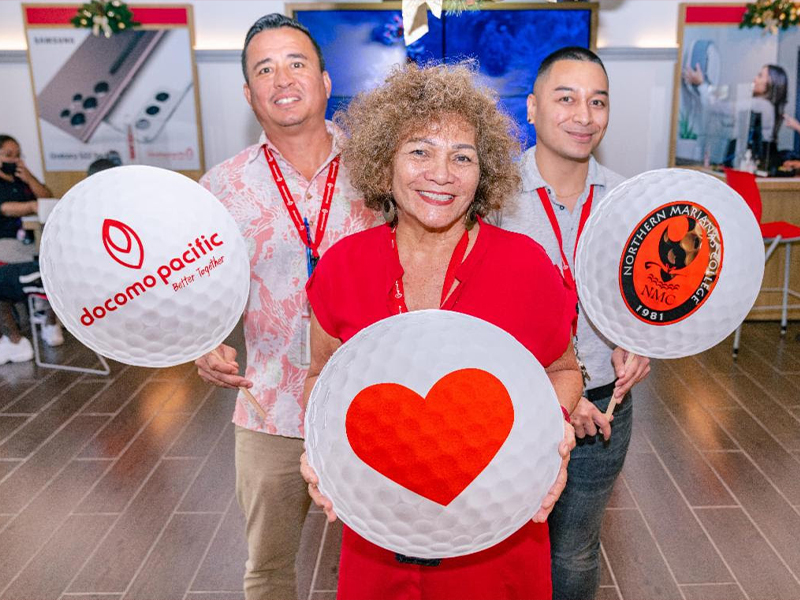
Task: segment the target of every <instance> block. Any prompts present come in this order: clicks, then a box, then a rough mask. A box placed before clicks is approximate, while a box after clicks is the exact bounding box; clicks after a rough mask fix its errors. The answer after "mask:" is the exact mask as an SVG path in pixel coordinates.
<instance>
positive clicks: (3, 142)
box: [0, 133, 19, 146]
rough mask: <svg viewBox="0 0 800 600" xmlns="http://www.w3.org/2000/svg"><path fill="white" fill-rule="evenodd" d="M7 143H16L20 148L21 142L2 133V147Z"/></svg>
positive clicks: (0, 136)
mask: <svg viewBox="0 0 800 600" xmlns="http://www.w3.org/2000/svg"><path fill="white" fill-rule="evenodd" d="M6 142H14V143H15V144H16V145H17V146H19V142H18V141H17V140H16V139H14V138H13V137H11V136H10V135H7V134H5V133H0V146H2V145H3V144H5V143H6Z"/></svg>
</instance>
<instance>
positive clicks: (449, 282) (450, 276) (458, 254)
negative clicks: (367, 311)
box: [389, 229, 469, 315]
mask: <svg viewBox="0 0 800 600" xmlns="http://www.w3.org/2000/svg"><path fill="white" fill-rule="evenodd" d="M389 241H390V243H391V245H392V251H393V252H394V255H395V258H397V263H398V264H400V252H399V251H398V249H397V234H396V233H395V230H394V229H392V235H391V238H390V240H389ZM468 245H469V233H468V232H467V231H465V232H464V235H462V236H461V239H460V240H459V241H458V244H457V245H456V248H455V250H453V256H452V257H451V258H450V264H449V265H447V273H446V274H445V276H444V287H443V288H442V299H441V300H440V302H439V308H441V307H443V306H444V302H445V300H447V298H448V296H449V292H450V289H451V288H452V287H453V283H454V282H455V279H456V269H457V268H458V267H459V265H460V264H461V263H462V262H463V261H464V255H465V254H466V253H467V246H468ZM389 312H390V313H391V314H398V315H399V314H401V313H404V312H408V307H407V306H406V299H405V289H404V288H403V276H402V275H401V276H400V277H398V278H397V281H395V282H394V285H393V286H392V289H391V290H390V291H389Z"/></svg>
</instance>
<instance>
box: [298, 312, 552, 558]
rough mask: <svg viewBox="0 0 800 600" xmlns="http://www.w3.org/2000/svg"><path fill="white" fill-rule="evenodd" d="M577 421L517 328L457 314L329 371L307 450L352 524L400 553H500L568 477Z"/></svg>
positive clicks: (388, 326)
mask: <svg viewBox="0 0 800 600" xmlns="http://www.w3.org/2000/svg"><path fill="white" fill-rule="evenodd" d="M563 432H564V422H563V417H562V414H561V410H560V408H559V405H558V401H557V398H556V395H555V391H554V390H553V387H552V385H551V384H550V381H549V379H548V377H547V374H546V373H545V371H544V369H543V368H542V366H541V365H540V364H539V363H538V362H537V361H536V359H535V358H534V357H533V355H532V354H530V352H528V350H527V349H526V348H525V347H524V346H522V345H521V344H520V343H519V342H518V341H517V340H516V339H514V338H513V337H512V336H511V335H509V334H508V333H506V332H505V331H503V330H501V329H499V328H497V327H495V326H494V325H491V324H489V323H487V322H485V321H482V320H480V319H476V318H474V317H470V316H467V315H463V314H460V313H455V312H452V311H441V310H427V311H414V312H410V313H404V314H402V315H398V316H394V317H391V318H388V319H384V320H382V321H379V322H378V323H375V324H374V325H372V326H370V327H368V328H366V329H364V330H362V331H361V332H359V333H358V334H356V335H355V336H354V337H353V338H352V339H350V340H349V341H348V342H347V343H345V344H344V345H343V346H342V347H341V348H339V349H338V350H337V351H336V353H334V355H333V356H332V357H331V359H330V360H329V361H328V363H327V364H326V365H325V367H324V368H323V370H322V372H321V373H320V376H319V379H318V380H317V383H316V385H315V386H314V389H313V391H312V393H311V397H310V399H309V405H308V408H307V411H306V421H305V433H306V451H307V453H308V460H309V464H310V465H311V466H312V467H313V468H314V469H315V470H316V472H317V474H318V476H319V479H320V484H319V487H320V490H321V492H322V493H323V494H325V495H326V496H328V497H329V498H330V499H331V500H332V502H333V506H334V509H335V510H336V513H337V514H338V515H339V517H340V518H341V519H342V520H343V521H344V522H345V523H346V524H347V525H348V526H349V527H351V528H352V529H353V530H355V531H356V532H357V533H358V534H359V535H361V536H363V537H364V538H366V539H368V540H369V541H371V542H373V543H375V544H377V545H379V546H381V547H383V548H387V549H389V550H392V551H394V552H399V553H401V554H404V555H406V556H414V557H419V558H445V557H452V556H460V555H464V554H470V553H473V552H478V551H480V550H483V549H485V548H489V547H491V546H493V545H495V544H497V543H499V542H501V541H502V540H504V539H505V538H506V537H508V536H510V535H511V534H513V533H514V532H515V531H517V530H518V529H519V528H520V527H522V525H524V524H525V523H526V522H527V521H529V520H530V519H531V518H532V517H533V515H534V514H535V513H536V511H537V510H538V509H539V507H540V506H541V503H542V500H543V498H544V496H545V495H546V493H547V491H548V490H549V489H550V487H551V485H552V484H553V482H554V481H555V478H556V475H557V474H558V469H559V466H560V464H561V458H560V456H559V454H558V444H559V442H560V441H561V439H562V437H563Z"/></svg>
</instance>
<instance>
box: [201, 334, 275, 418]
mask: <svg viewBox="0 0 800 600" xmlns="http://www.w3.org/2000/svg"><path fill="white" fill-rule="evenodd" d="M211 353H212V354H213V355H214V356H216V357H217V358H218V359H220V360H221V361H222V362H225V359H224V358H222V355H221V354H220V353H219V351H218V350H217V349H216V348H215V349H214V350H213V351H212V352H211ZM239 391H240V392H242V393H243V394H244V397H245V398H247V401H248V402H249V403H250V406H251V407H253V409H255V411H256V412H257V413H258V414H259V415H261V419H262V420H264V421H266V420H267V411H265V410H264V409H263V408H262V407H261V405H260V404H259V403H258V400H256V397H255V396H253V394H252V393H251V392H250V390H248V389H247V388H246V387H244V386H239Z"/></svg>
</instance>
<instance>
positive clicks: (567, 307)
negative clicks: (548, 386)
mask: <svg viewBox="0 0 800 600" xmlns="http://www.w3.org/2000/svg"><path fill="white" fill-rule="evenodd" d="M335 120H336V121H337V122H338V124H339V125H340V126H341V127H342V128H343V129H344V130H345V131H346V132H347V133H348V134H349V141H347V142H346V143H345V146H344V148H343V153H342V159H343V162H344V164H345V165H346V166H347V168H348V170H349V173H350V180H351V182H352V183H353V185H354V186H355V187H356V189H358V190H359V191H360V192H361V193H362V194H363V196H364V199H365V203H366V205H367V206H368V207H371V208H373V209H375V210H380V211H382V212H383V215H384V217H385V220H386V224H385V225H381V226H378V227H375V228H373V229H368V230H366V231H363V232H361V233H357V234H354V235H352V236H349V237H347V238H344V239H343V240H341V241H340V242H339V243H337V244H335V245H334V246H333V247H331V248H330V249H329V250H328V252H326V254H325V256H324V257H323V258H322V260H321V261H320V263H319V265H318V267H317V269H316V271H315V272H314V275H313V276H312V278H311V279H310V280H309V282H308V285H307V288H306V289H307V292H308V297H309V301H310V304H311V307H312V309H313V313H314V314H313V317H312V324H311V367H310V369H309V373H308V379H307V380H306V388H305V392H306V394H305V398H306V400H307V399H308V396H309V394H310V392H311V388H312V387H313V385H314V382H315V381H316V379H317V376H318V375H319V373H320V371H321V370H322V367H323V366H324V365H325V363H326V362H327V361H328V359H329V358H330V357H331V355H332V354H333V352H334V351H335V350H336V349H337V348H338V347H339V346H340V345H341V344H342V343H344V342H346V341H347V340H348V339H350V338H351V337H352V336H353V335H355V334H356V333H358V332H359V331H360V330H362V329H364V328H365V327H368V326H369V325H371V324H372V323H375V322H376V321H379V320H381V319H384V318H386V317H390V316H392V315H394V314H398V313H401V312H405V311H408V310H422V309H430V308H438V309H442V310H454V311H458V312H462V313H466V314H469V315H472V316H475V317H478V318H481V319H484V320H486V321H488V322H490V323H493V324H494V325H496V326H498V327H500V328H502V329H504V330H505V331H507V332H508V333H510V334H511V335H513V336H514V337H515V338H516V339H517V340H519V341H520V342H521V343H522V344H523V345H524V346H525V347H526V348H528V350H530V351H531V353H533V354H534V356H536V358H537V359H538V360H539V361H540V362H541V363H542V364H543V365H544V366H545V369H546V371H547V373H548V375H549V377H550V380H551V382H552V383H553V386H554V388H555V390H556V394H557V396H558V398H559V401H560V402H561V404H562V405H563V406H564V407H565V408H566V411H567V414H569V412H570V411H572V409H573V407H574V406H575V404H576V403H577V402H578V399H579V398H580V394H581V389H582V381H581V375H580V371H579V369H578V365H577V363H576V360H575V355H574V352H573V349H572V345H571V343H570V331H571V328H572V324H573V321H574V319H575V316H576V315H575V306H576V297H575V295H574V293H573V292H572V291H571V290H570V289H569V288H568V287H567V286H566V285H565V284H564V281H563V279H562V277H561V275H560V274H559V272H558V271H557V270H556V268H555V267H554V266H553V264H552V262H551V261H550V260H549V259H548V258H547V255H546V254H545V252H544V250H543V249H542V248H541V247H540V246H539V245H538V244H536V243H535V242H533V241H532V240H531V239H530V238H527V237H524V236H521V235H518V234H515V233H511V232H507V231H503V230H501V229H498V228H496V227H494V226H492V225H490V224H488V223H486V222H485V221H484V220H483V217H485V216H486V214H487V213H488V212H489V211H490V210H495V209H499V208H501V207H502V205H503V203H504V202H505V200H506V199H507V198H509V196H511V195H512V194H513V193H514V192H515V191H516V190H517V188H518V186H519V184H520V180H519V175H518V173H517V168H516V166H515V163H514V160H513V159H514V157H515V156H516V155H517V154H518V152H519V145H518V143H517V142H516V141H515V138H514V137H513V136H512V131H513V129H512V128H513V125H512V121H511V119H510V118H509V117H508V116H506V115H505V114H503V113H502V112H501V111H499V110H498V108H497V99H496V96H495V95H494V93H493V92H491V91H489V90H488V89H486V88H481V87H479V86H477V85H476V82H475V72H474V67H473V66H472V65H469V64H466V65H465V64H461V65H456V66H446V65H437V66H429V67H425V68H419V67H416V66H414V65H406V66H405V67H404V68H402V69H398V70H396V71H394V72H393V73H392V74H391V75H390V76H389V77H388V78H387V80H386V82H385V83H384V85H382V86H381V87H379V88H378V89H376V90H373V91H371V92H369V93H366V94H363V95H360V96H358V97H356V98H355V99H354V100H353V102H352V103H351V104H350V107H349V108H348V109H347V111H346V112H345V113H344V114H338V115H337V116H336V117H335ZM574 444H575V438H574V431H573V430H572V426H571V425H569V424H568V423H565V427H564V439H563V440H562V443H561V444H560V446H559V453H560V454H561V457H562V468H561V471H560V473H559V477H558V479H557V481H556V483H555V484H554V485H553V487H552V488H551V490H550V492H549V494H548V496H547V497H546V498H545V500H544V502H543V503H542V506H541V508H540V509H539V511H538V512H537V513H536V514H535V515H531V516H532V520H531V521H529V522H528V523H527V524H526V525H525V526H523V527H522V528H521V529H520V530H519V531H517V532H516V533H514V534H513V535H511V536H510V537H509V538H507V539H506V540H504V541H503V542H501V543H499V544H497V545H495V546H494V547H492V548H489V549H486V550H483V551H481V552H477V553H475V554H471V555H468V556H462V557H456V558H445V559H442V560H441V561H429V560H421V559H415V558H413V557H405V556H401V555H397V554H395V553H393V552H390V551H388V550H385V549H382V548H380V547H378V546H376V545H374V544H372V543H371V542H368V541H367V540H365V539H364V538H362V537H361V536H359V535H358V534H357V533H355V532H354V531H352V530H351V529H349V528H348V527H347V526H345V527H344V533H343V538H342V551H341V562H340V569H339V591H338V596H337V597H338V598H339V599H340V600H361V599H364V600H374V599H376V598H382V599H390V598H391V599H412V598H414V599H417V598H419V599H422V598H429V599H431V600H447V599H450V598H452V599H459V600H463V599H465V598H469V599H472V600H480V599H485V600H502V599H511V598H519V599H522V598H524V599H526V600H529V599H533V598H541V599H545V598H547V599H549V598H550V597H551V585H550V546H549V538H548V532H547V523H546V519H547V515H548V514H549V512H550V510H551V509H552V508H553V504H554V503H555V501H556V500H557V498H558V496H559V495H560V493H561V490H562V489H563V487H564V483H565V480H566V463H567V461H568V460H569V451H570V449H571V447H572V446H574ZM302 469H303V474H304V476H305V478H306V481H308V482H309V492H310V494H311V496H312V498H313V499H314V501H315V502H316V503H317V504H318V505H320V506H322V507H323V508H324V509H325V512H326V514H327V515H328V518H329V519H330V520H334V519H335V518H336V515H335V513H334V511H333V507H332V505H331V502H330V500H329V499H327V498H325V497H323V496H322V495H321V494H320V493H319V491H318V489H317V488H316V484H317V482H318V480H317V478H316V475H315V473H314V472H313V470H312V469H311V468H310V467H309V466H308V463H307V462H305V461H304V463H303V467H302Z"/></svg>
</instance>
